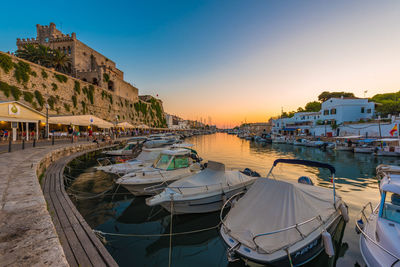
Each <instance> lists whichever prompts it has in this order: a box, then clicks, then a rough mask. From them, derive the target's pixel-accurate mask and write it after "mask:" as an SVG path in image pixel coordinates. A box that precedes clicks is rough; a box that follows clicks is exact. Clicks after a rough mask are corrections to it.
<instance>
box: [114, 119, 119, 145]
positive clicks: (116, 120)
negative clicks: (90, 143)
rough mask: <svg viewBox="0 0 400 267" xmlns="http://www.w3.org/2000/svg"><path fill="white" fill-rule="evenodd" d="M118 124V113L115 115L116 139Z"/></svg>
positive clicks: (115, 136) (115, 137)
mask: <svg viewBox="0 0 400 267" xmlns="http://www.w3.org/2000/svg"><path fill="white" fill-rule="evenodd" d="M117 125H118V115H115V128H114V131H115V134H114V139H117Z"/></svg>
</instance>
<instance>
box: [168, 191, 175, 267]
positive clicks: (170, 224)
mask: <svg viewBox="0 0 400 267" xmlns="http://www.w3.org/2000/svg"><path fill="white" fill-rule="evenodd" d="M173 200H174V196H173V195H172V194H171V222H170V223H169V234H170V236H169V253H168V257H169V260H168V266H169V267H171V261H172V218H173V215H174V210H173V209H174V201H173Z"/></svg>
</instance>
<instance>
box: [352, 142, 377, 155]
mask: <svg viewBox="0 0 400 267" xmlns="http://www.w3.org/2000/svg"><path fill="white" fill-rule="evenodd" d="M374 141H375V139H361V140H358V141H357V145H356V146H355V147H354V153H364V154H372V153H374V152H375V146H373V145H372V144H373V143H374Z"/></svg>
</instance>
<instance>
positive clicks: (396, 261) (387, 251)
mask: <svg viewBox="0 0 400 267" xmlns="http://www.w3.org/2000/svg"><path fill="white" fill-rule="evenodd" d="M368 206H370V207H371V212H372V213H375V212H376V210H377V208H378V207H379V206H377V207H376V208H375V209H373V208H372V204H371V202H368V203H367V204H366V205H365V206H364V207H363V209H362V210H361V214H362V216H364V218H365V219H366V220H367V222H369V221H370V220H369V219H368V218H367V217H366V215H365V212H364V211H365V209H366V208H367V207H368ZM356 227H357V230H358V231H360V233H361V234H362V235H363V236H364V237H366V238H367V239H368V240H369V241H371V243H372V244H374V245H375V246H377V247H378V248H380V249H381V250H383V251H384V252H386V253H387V254H389V255H390V256H392V257H393V258H395V259H396V260H395V261H394V262H393V263H392V264H391V266H394V265H395V264H396V263H398V262H400V257H398V256H396V255H395V254H394V253H392V252H390V251H389V250H387V249H386V248H384V247H382V246H381V245H380V244H378V243H377V242H376V241H375V240H373V239H372V238H371V237H370V236H368V235H367V233H365V232H364V230H363V229H362V228H361V226H360V225H359V224H358V223H357V222H356Z"/></svg>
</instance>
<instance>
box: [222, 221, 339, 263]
mask: <svg viewBox="0 0 400 267" xmlns="http://www.w3.org/2000/svg"><path fill="white" fill-rule="evenodd" d="M341 221H343V223H344V220H343V217H342V216H341V215H339V216H337V217H336V218H335V219H334V220H332V222H331V223H330V224H329V226H327V227H326V230H327V232H329V233H330V234H331V236H332V237H333V236H334V235H335V233H336V231H337V230H338V225H339V223H340V222H341ZM317 231H319V230H318V229H317ZM220 234H221V236H222V239H223V240H224V241H225V243H226V244H227V245H228V247H229V248H232V247H234V246H235V244H237V242H236V241H234V242H235V243H232V242H231V241H232V240H233V239H232V238H231V237H230V236H229V235H228V234H226V233H224V230H223V227H221V228H220ZM300 242H301V241H300ZM289 249H290V248H289ZM323 250H324V244H323V241H322V236H321V234H319V235H318V236H317V237H316V238H314V239H313V240H311V241H310V242H308V243H306V244H305V245H304V246H301V247H300V248H299V249H297V250H295V251H293V252H291V253H290V257H291V260H292V266H301V265H304V264H306V263H307V262H309V261H311V260H312V259H314V258H315V257H317V256H318V255H319V254H320V253H321V252H322V251H323ZM235 253H236V254H237V256H239V257H240V258H242V259H243V260H244V261H245V262H250V263H256V264H262V265H266V264H268V265H271V266H291V264H290V261H289V258H288V257H287V254H286V253H284V254H281V255H282V256H281V257H279V258H275V259H270V260H266V259H265V260H263V259H262V258H261V257H258V258H256V257H249V256H248V255H246V254H244V253H242V252H241V251H240V250H236V251H235ZM258 255H269V254H258ZM267 257H268V256H265V258H267ZM250 265H251V264H250Z"/></svg>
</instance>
